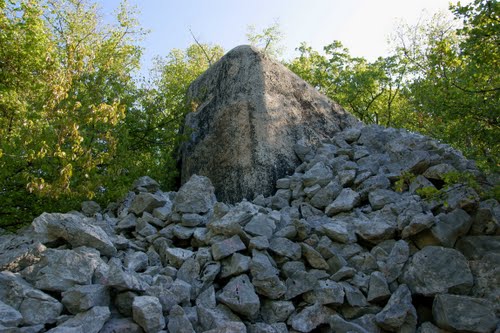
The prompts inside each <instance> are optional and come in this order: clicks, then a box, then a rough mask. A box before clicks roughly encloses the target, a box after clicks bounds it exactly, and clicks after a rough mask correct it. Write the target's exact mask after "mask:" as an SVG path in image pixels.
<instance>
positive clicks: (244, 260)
mask: <svg viewBox="0 0 500 333" xmlns="http://www.w3.org/2000/svg"><path fill="white" fill-rule="evenodd" d="M250 261H251V258H250V257H247V256H244V255H242V254H239V253H235V254H233V255H232V256H231V257H230V258H227V259H225V260H224V261H222V270H221V277H222V278H226V277H230V276H235V275H239V274H242V273H245V272H247V271H248V270H249V269H250Z"/></svg>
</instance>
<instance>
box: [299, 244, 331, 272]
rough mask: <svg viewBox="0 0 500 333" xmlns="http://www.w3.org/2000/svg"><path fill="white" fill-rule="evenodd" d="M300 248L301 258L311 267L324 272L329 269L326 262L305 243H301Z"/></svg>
mask: <svg viewBox="0 0 500 333" xmlns="http://www.w3.org/2000/svg"><path fill="white" fill-rule="evenodd" d="M300 246H301V248H302V254H303V256H304V257H305V258H306V260H307V262H308V263H309V265H311V267H313V268H317V269H324V270H327V269H329V268H330V266H328V263H327V262H326V260H325V259H324V258H323V257H322V256H321V254H319V253H318V251H316V250H315V249H314V248H313V247H312V246H310V245H308V244H306V243H301V244H300Z"/></svg>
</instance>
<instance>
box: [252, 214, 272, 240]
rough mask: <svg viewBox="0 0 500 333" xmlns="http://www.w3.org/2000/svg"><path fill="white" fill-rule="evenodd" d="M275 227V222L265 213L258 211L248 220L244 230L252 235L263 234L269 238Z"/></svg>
mask: <svg viewBox="0 0 500 333" xmlns="http://www.w3.org/2000/svg"><path fill="white" fill-rule="evenodd" d="M275 229H276V224H275V223H274V221H273V220H272V219H271V218H269V217H268V216H267V215H266V214H262V213H259V214H257V215H255V216H254V217H253V218H252V219H251V220H250V222H248V223H247V224H246V225H245V227H244V230H245V231H246V232H248V233H249V234H251V235H253V236H265V237H266V238H268V239H270V238H271V237H272V235H273V232H274V230H275Z"/></svg>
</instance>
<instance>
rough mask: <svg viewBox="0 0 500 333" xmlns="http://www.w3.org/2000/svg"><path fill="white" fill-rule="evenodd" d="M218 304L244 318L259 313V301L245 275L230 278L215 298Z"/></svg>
mask: <svg viewBox="0 0 500 333" xmlns="http://www.w3.org/2000/svg"><path fill="white" fill-rule="evenodd" d="M217 300H218V301H219V302H222V303H224V304H225V305H227V306H228V307H229V308H230V309H231V310H233V311H234V312H236V313H239V314H241V315H243V316H245V317H249V318H251V317H253V316H255V315H256V314H257V313H258V312H259V308H260V300H259V296H257V294H256V293H255V288H254V286H253V285H252V283H251V282H250V279H249V278H248V276H247V275H245V274H242V275H239V276H237V277H234V278H232V279H231V280H230V281H229V283H228V284H227V285H226V286H225V287H224V288H223V289H222V293H220V294H219V295H218V296H217Z"/></svg>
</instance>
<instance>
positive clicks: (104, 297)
mask: <svg viewBox="0 0 500 333" xmlns="http://www.w3.org/2000/svg"><path fill="white" fill-rule="evenodd" d="M61 296H62V303H63V305H64V306H65V307H66V309H68V311H69V312H71V313H73V314H77V313H79V312H84V311H87V310H89V309H90V308H92V307H94V306H109V300H110V298H109V291H108V289H107V288H106V287H105V286H102V285H98V284H90V285H85V286H75V287H73V288H70V289H68V290H66V291H64V292H63V293H62V294H61Z"/></svg>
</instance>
